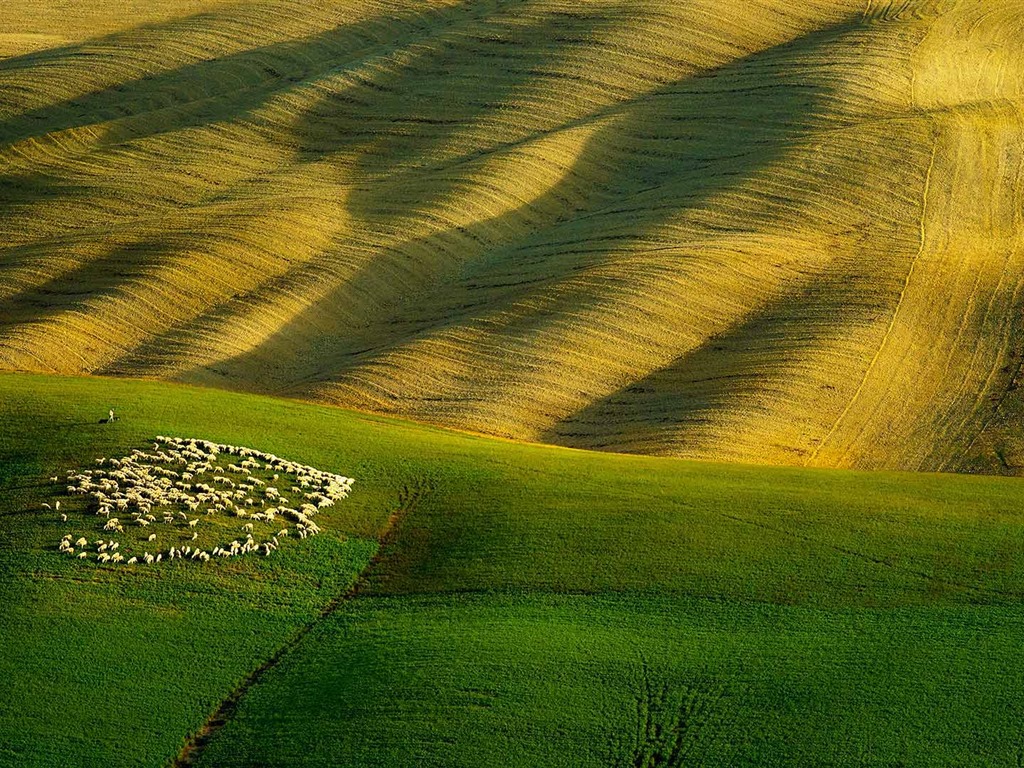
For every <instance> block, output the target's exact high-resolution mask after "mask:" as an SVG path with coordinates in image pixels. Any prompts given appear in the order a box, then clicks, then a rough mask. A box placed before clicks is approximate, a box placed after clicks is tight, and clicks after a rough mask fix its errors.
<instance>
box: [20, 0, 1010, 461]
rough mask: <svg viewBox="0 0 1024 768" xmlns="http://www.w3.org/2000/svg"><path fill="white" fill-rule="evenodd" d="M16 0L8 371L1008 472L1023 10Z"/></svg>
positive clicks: (574, 441) (724, 3)
mask: <svg viewBox="0 0 1024 768" xmlns="http://www.w3.org/2000/svg"><path fill="white" fill-rule="evenodd" d="M107 8H108V4H106V3H102V2H99V0H83V2H78V3H75V4H74V7H73V8H68V7H67V4H59V3H55V2H50V0H33V1H32V2H24V3H17V4H13V5H12V7H11V8H5V10H4V20H3V23H2V25H0V56H3V58H0V368H4V369H9V370H25V371H36V372H57V373H89V374H100V375H117V376H130V377H147V378H159V379H166V380H172V381H178V382H189V383H198V384H204V385H212V386H216V387H223V388H228V389H235V390H245V391H251V392H257V393H273V394H281V395H286V396H290V397H295V398H300V399H305V400H311V401H316V402H321V403H330V404H340V405H346V406H352V407H356V408H360V409H364V410H370V411H376V412H379V413H385V414H393V415H399V416H403V417H407V418H412V419H416V420H419V421H425V422H430V423H434V424H438V425H446V426H453V427H457V428H460V429H464V430H471V431H477V432H482V433H488V434H493V435H501V436H507V437H513V438H519V439H525V440H531V441H541V442H550V443H556V444H561V445H565V446H574V447H583V448H593V449H604V450H612V451H619V452H636V453H647V454H664V455H672V456H679V457H688V458H701V459H713V460H725V461H742V462H753V463H772V464H789V465H797V466H824V467H855V468H866V469H908V470H944V471H970V472H989V473H1016V472H1018V471H1019V470H1020V468H1021V467H1024V432H1022V431H1021V430H1020V428H1019V418H1020V416H1021V415H1024V401H1022V399H1021V397H1020V395H1019V393H1018V391H1017V389H1018V385H1019V384H1020V380H1021V366H1022V364H1024V356H1022V350H1021V348H1020V344H1019V343H1017V339H1019V337H1020V335H1021V331H1022V330H1024V327H1022V320H1021V317H1022V315H1021V309H1022V305H1024V296H1022V287H1024V248H1022V232H1024V228H1022V226H1021V215H1022V214H1021V211H1022V210H1024V207H1022V206H1024V196H1022V189H1024V164H1022V160H1024V150H1022V147H1024V141H1022V139H1024V113H1022V110H1021V107H1022V104H1024V101H1022V96H1024V50H1022V48H1021V46H1020V45H1019V44H1018V41H1019V40H1020V37H1021V35H1022V34H1024V8H1022V7H1021V5H1020V3H1019V2H1016V0H986V2H984V3H981V2H976V1H974V0H891V1H883V0H810V1H809V2H802V3H792V2H785V1H784V0H687V1H686V2H676V1H672V0H628V2H627V1H625V0H590V1H588V2H576V1H570V0H479V1H477V2H456V1H455V0H437V1H435V2H431V3H422V2H413V1H412V0H329V1H325V2H320V3H305V2H299V1H298V0H245V1H243V2H230V1H226V0H225V1H220V2H214V1H213V0H160V2H146V3H142V2H136V3H130V4H127V7H126V8H125V11H124V13H121V12H119V13H118V14H117V15H115V14H113V13H111V12H110V11H108V10H106V9H107Z"/></svg>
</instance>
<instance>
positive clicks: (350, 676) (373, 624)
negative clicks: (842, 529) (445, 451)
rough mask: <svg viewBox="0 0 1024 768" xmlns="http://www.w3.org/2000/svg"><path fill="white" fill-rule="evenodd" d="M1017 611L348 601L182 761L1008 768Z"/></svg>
mask: <svg viewBox="0 0 1024 768" xmlns="http://www.w3.org/2000/svg"><path fill="white" fill-rule="evenodd" d="M1021 618H1022V615H1021V612H1020V611H1019V610H1017V609H1016V608H1014V609H1007V608H982V607H978V606H969V607H956V608H952V607H914V608H900V609H893V610H880V609H854V610H829V611H822V610H820V609H814V608H807V607H797V606H778V605H771V604H764V603H735V602H717V601H702V600H694V599H690V598H680V597H676V596H665V595H663V596H652V595H637V594H632V595H617V596H612V595H605V596H581V595H575V596H564V595H540V594H535V595H530V596H512V595H506V596H499V595H459V596H417V597H406V598H401V599H396V598H377V599H359V600H357V601H355V602H354V603H353V604H351V605H350V606H349V609H348V610H346V611H345V612H344V613H338V614H335V615H334V616H333V617H332V619H331V620H330V621H329V622H328V623H326V624H325V625H324V626H322V627H321V628H320V630H319V631H317V632H316V633H315V634H313V635H310V636H308V637H307V639H306V641H305V642H304V643H303V645H302V652H301V653H297V654H295V655H293V656H291V657H290V658H289V659H287V660H286V661H285V662H284V663H283V664H282V665H281V666H280V667H278V668H277V669H276V670H275V671H274V673H273V674H272V675H271V676H270V677H269V678H268V680H267V681H266V684H265V685H262V686H260V687H258V688H257V689H254V691H253V693H252V694H251V695H250V696H249V697H248V698H247V699H246V700H245V701H244V702H243V704H242V707H241V708H240V711H239V712H238V716H237V717H236V718H235V719H234V720H233V721H232V722H231V723H229V724H228V726H227V727H226V728H225V729H224V730H223V731H222V732H221V733H220V735H219V737H218V738H217V739H215V740H214V741H213V742H212V743H211V745H210V747H209V748H208V750H207V752H206V753H205V755H204V758H205V759H204V761H203V762H202V763H201V765H203V766H252V765H263V764H272V765H280V766H315V765H346V766H353V765H365V766H369V765H395V766H410V765H418V766H436V768H450V767H452V766H465V767H466V768H470V767H471V766H522V767H523V768H525V767H527V766H593V767H594V768H599V767H601V766H630V767H632V766H696V765H701V766H738V765H749V766H764V765H778V766H784V765H813V766H818V765H853V766H857V765H877V766H881V765H885V766H895V765H915V766H935V765H944V766H968V765H1005V766H1014V765H1015V764H1016V760H1017V759H1018V758H1019V755H1020V754H1021V747H1022V745H1024V742H1022V739H1024V698H1022V697H1021V690H1022V687H1024V665H1022V664H1021V663H1020V661H1019V657H1020V641H1021V636H1022V629H1021V626H1020V621H1021Z"/></svg>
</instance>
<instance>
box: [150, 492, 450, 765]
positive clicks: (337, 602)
mask: <svg viewBox="0 0 1024 768" xmlns="http://www.w3.org/2000/svg"><path fill="white" fill-rule="evenodd" d="M432 489H433V485H432V483H431V481H430V480H429V479H428V478H425V477H421V478H417V479H416V480H415V481H413V482H412V483H409V484H406V485H403V486H402V489H401V490H400V491H399V493H398V504H397V506H396V508H395V510H394V511H393V512H392V513H391V514H390V515H389V516H388V519H387V522H386V523H385V524H384V527H383V529H382V531H381V534H380V537H379V540H380V549H379V550H378V551H377V554H376V555H374V557H373V558H372V559H371V560H370V562H369V564H368V565H367V566H366V568H364V569H363V572H362V574H360V576H359V578H358V579H357V580H356V582H355V583H354V584H353V585H352V586H351V587H349V589H347V590H345V592H343V593H342V594H340V595H337V596H335V597H334V598H332V599H331V601H330V602H328V603H327V605H325V606H324V607H323V608H322V609H321V611H320V612H319V613H318V614H317V615H316V616H315V617H313V619H312V620H310V621H309V622H307V623H306V624H304V625H302V626H301V627H299V629H298V631H296V632H295V634H293V635H292V636H291V637H290V638H288V640H286V641H285V642H284V644H283V645H281V646H280V647H279V648H278V649H277V650H276V651H274V653H273V654H272V655H271V656H270V658H268V659H267V660H266V661H264V662H263V663H262V664H260V666H258V667H257V668H256V669H255V670H253V671H252V672H251V673H249V674H248V675H247V676H246V677H245V679H244V680H242V682H241V683H239V685H238V686H237V687H236V688H235V689H234V690H233V691H231V693H230V694H229V695H228V696H227V698H225V699H224V700H223V701H221V703H220V704H219V705H218V706H217V709H216V710H214V712H213V714H212V715H210V717H209V718H207V720H206V722H205V723H204V724H203V726H202V727H201V728H200V729H199V730H198V731H196V732H195V733H194V734H193V735H192V736H190V737H189V739H188V741H187V742H186V743H185V746H184V747H183V748H182V749H181V751H180V752H178V754H177V755H176V756H175V758H174V759H173V760H172V761H171V762H170V763H168V768H189V766H193V765H196V764H197V763H198V762H199V759H200V758H201V757H202V754H203V751H204V750H205V749H206V745H207V744H209V743H210V741H211V740H212V739H213V738H214V736H216V735H217V733H218V732H219V731H220V729H221V728H223V727H224V726H225V725H227V723H228V722H230V720H231V718H232V717H234V714H235V712H236V711H237V710H238V705H239V703H240V702H241V700H242V699H243V698H244V697H245V695H246V694H247V693H248V692H249V691H250V690H251V689H252V688H253V687H254V686H256V685H258V684H259V683H260V681H262V680H263V678H264V677H265V676H266V674H267V673H268V672H270V671H271V670H272V669H273V668H274V667H276V666H277V665H278V664H280V663H281V661H282V659H284V658H285V657H286V656H287V655H288V654H289V653H290V652H291V651H292V650H294V649H295V648H296V647H297V646H298V645H299V643H301V642H302V640H303V639H304V638H305V637H306V635H308V634H309V633H310V632H312V631H313V630H314V629H315V628H316V627H318V626H320V624H322V623H323V622H324V621H325V620H326V619H328V618H329V617H330V616H331V615H333V614H334V613H335V612H336V611H338V610H339V609H340V608H341V607H342V606H343V605H345V604H346V603H348V601H349V600H351V599H352V598H353V597H355V595H356V594H358V593H359V592H360V590H361V588H362V586H363V585H364V583H365V579H366V574H367V573H368V572H369V571H371V570H372V569H373V567H374V566H375V565H376V564H377V563H378V562H379V561H380V560H381V558H382V557H383V556H384V555H385V554H386V550H387V548H388V543H389V542H390V541H391V540H392V539H393V538H394V535H395V532H396V530H397V527H398V525H399V524H400V523H401V521H402V520H403V519H404V518H405V517H406V516H407V515H408V514H410V513H411V512H412V511H413V510H415V508H416V507H417V506H418V505H419V503H420V501H422V500H423V498H424V497H425V496H426V495H427V494H429V493H430V491H431V490H432Z"/></svg>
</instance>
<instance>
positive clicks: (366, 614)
mask: <svg viewBox="0 0 1024 768" xmlns="http://www.w3.org/2000/svg"><path fill="white" fill-rule="evenodd" d="M0 404H2V405H0V417H2V419H3V421H2V424H3V427H2V429H0V467H2V469H0V473H2V475H0V484H2V486H3V491H2V494H3V495H2V500H0V513H2V514H0V537H2V541H0V543H2V546H0V569H2V572H0V574H2V576H3V580H2V589H3V592H4V594H3V596H2V597H3V599H4V601H5V605H6V606H7V608H8V610H7V611H6V612H5V614H4V619H3V624H2V625H0V633H2V639H3V642H4V644H5V646H6V647H7V648H14V649H16V651H17V652H13V653H8V654H5V656H4V661H3V662H2V665H3V666H2V669H0V672H2V674H3V676H4V679H5V681H7V682H8V683H9V685H8V686H7V687H6V688H5V693H4V695H3V697H2V698H0V714H2V717H0V745H3V750H4V751H3V752H2V753H0V763H12V764H14V763H16V764H18V765H61V764H66V765H85V764H89V765H119V764H124V765H128V764H145V765H154V766H156V765H161V764H164V763H166V762H167V761H168V760H169V759H170V758H171V757H172V756H173V755H174V754H175V753H176V751H177V750H178V748H179V747H180V746H181V745H182V743H183V742H184V739H185V738H186V736H187V735H188V734H189V733H190V732H192V731H194V730H195V729H196V728H198V727H199V726H200V725H201V724H202V722H203V721H204V719H205V717H206V716H207V715H208V714H209V713H210V712H211V711H212V710H213V709H214V708H215V707H216V705H217V702H218V701H220V700H221V699H222V698H224V697H225V696H226V695H227V693H228V692H229V691H230V690H231V689H232V687H233V686H234V685H236V684H237V683H238V682H239V681H240V680H241V679H242V678H243V677H244V676H245V675H246V674H247V673H249V672H250V671H251V670H252V669H254V668H255V667H257V666H259V664H260V663H261V662H262V661H263V660H265V659H266V658H268V657H269V656H270V655H271V654H272V653H273V651H274V650H275V649H276V648H278V647H280V646H281V645H282V644H283V643H284V642H285V641H286V640H287V638H288V637H289V636H291V635H292V634H293V633H294V632H295V631H296V629H297V628H298V627H299V626H302V625H304V624H306V623H307V622H309V621H310V620H311V619H312V618H313V617H315V616H316V615H317V614H318V612H319V611H320V610H321V609H322V608H323V606H324V605H325V604H326V603H327V602H328V601H329V600H330V599H331V598H333V597H335V596H336V595H338V594H339V593H341V592H343V591H344V590H345V589H346V587H347V585H348V584H350V583H351V582H352V580H353V578H354V576H355V574H356V573H357V572H358V571H359V570H360V568H362V566H363V565H365V563H366V562H367V560H368V558H369V556H370V555H371V554H372V553H373V552H374V551H375V549H376V543H375V537H376V536H377V535H378V534H379V533H380V531H381V530H382V527H383V526H384V525H385V522H386V520H387V518H388V516H389V515H390V514H391V512H392V511H394V510H395V509H396V508H398V507H399V506H401V505H402V504H403V503H404V504H406V505H407V506H409V507H410V511H409V512H408V513H407V514H406V515H405V516H404V518H402V519H401V520H400V522H399V523H398V527H397V528H396V529H395V534H394V536H393V538H391V539H390V540H389V542H388V543H387V545H386V550H385V553H384V556H383V558H382V559H381V560H380V561H378V562H377V563H376V564H375V565H374V566H373V568H372V569H371V570H370V573H369V576H368V579H367V580H366V582H365V584H364V586H363V588H362V589H361V591H360V597H358V598H357V599H354V600H351V601H349V602H347V603H346V604H345V605H344V606H343V607H342V608H341V609H340V610H338V611H336V612H334V613H332V614H331V615H330V616H328V617H327V618H326V619H325V620H323V621H320V622H318V623H317V624H316V625H315V627H314V628H313V630H312V631H311V632H310V633H309V634H307V635H306V636H305V637H304V638H303V639H302V640H301V641H300V642H299V644H298V645H297V646H296V647H295V648H294V649H293V650H292V651H291V652H290V653H288V654H287V655H285V656H284V657H283V660H282V662H281V664H280V665H278V666H275V667H273V668H272V669H270V670H269V671H268V672H267V674H266V675H265V676H264V677H263V678H262V679H261V680H260V682H259V683H258V684H256V685H255V686H254V687H253V688H252V689H251V690H250V691H249V692H248V693H247V694H246V695H245V696H244V697H243V698H242V700H241V702H240V704H239V707H238V710H237V712H236V713H235V716H234V717H233V718H232V719H231V720H230V721H229V722H228V724H227V725H226V726H225V728H224V729H223V730H220V731H218V732H217V733H216V734H215V735H214V736H213V738H212V740H211V741H210V743H209V744H208V745H207V746H206V748H205V750H204V751H202V752H201V753H200V754H199V760H200V763H201V764H204V765H211V766H212V765H247V766H251V765H313V764H323V763H329V764H341V765H395V766H401V765H410V764H414V763H421V764H429V765H439V766H440V765H465V766H471V765H492V764H493V765H522V766H527V765H538V764H550V765H609V764H622V765H658V764H672V763H671V761H672V760H676V764H691V763H692V762H694V761H696V756H703V758H702V759H704V760H705V762H706V763H707V764H721V765H730V764H744V763H747V764H780V765H781V764H792V763H800V764H805V765H818V764H822V763H833V764H843V765H859V764H869V765H870V764H877V765H893V764H908V765H909V764H914V765H936V764H946V765H964V764H997V765H998V764H1006V765H1013V760H1014V759H1016V755H1017V753H1018V750H1019V748H1020V727H1019V722H1021V718H1022V715H1024V696H1022V695H1021V691H1022V690H1024V688H1022V684H1024V681H1022V680H1021V674H1020V669H1021V667H1020V665H1019V664H1018V663H1017V655H1018V649H1019V647H1020V644H1021V642H1022V641H1024V629H1022V628H1021V627H1022V626H1024V611H1022V609H1021V597H1022V595H1024V565H1022V563H1024V536H1022V535H1021V533H1022V522H1024V513H1022V510H1024V487H1022V486H1020V484H1019V483H1018V482H1016V481H1014V480H1010V479H1000V478H982V477H964V476H940V475H903V474H866V473H853V472H834V471H826V470H795V469H778V468H774V469H773V468H760V467H749V466H728V465H715V464H697V463H688V462H683V461H678V460H671V459H654V458H640V457H628V456H617V455H611V454H589V453H583V452H577V451H569V450H565V449H559V448H545V447H540V446H531V445H524V444H516V443H509V442H502V441H495V440H491V439H485V438H480V437H475V436H471V435H463V434H456V433H448V432H444V431H441V430H437V429H434V428H431V427H424V426H420V425H413V424H408V423H402V422H395V421H390V420H387V419H382V418H378V417H369V416H365V415H361V414H356V413H352V412H347V411H342V410H335V409H325V408H322V407H316V406H310V405H303V404H298V403H294V402H289V401H284V400H275V399H267V398H261V397H256V396H248V395H234V394H228V393H223V392H217V391H210V390H195V389H191V388H186V387H180V386H174V385H166V384H157V383H142V382H124V381H117V380H100V379H60V378H49V377H32V376H3V377H0ZM108 407H114V408H116V409H117V410H118V413H119V414H121V416H122V419H123V420H122V421H121V422H118V423H116V424H113V425H99V424H96V420H97V418H98V417H99V416H102V415H103V414H105V413H106V410H107V408H108ZM161 433H162V434H172V435H173V434H182V435H189V436H201V437H205V438H208V439H212V440H218V441H221V442H227V443H231V444H238V445H251V446H253V447H258V448H261V449H263V450H268V451H271V452H274V453H277V454H278V455H281V456H286V457H288V458H292V459H294V460H296V461H301V462H304V463H307V464H310V465H313V466H317V467H320V468H323V469H326V470H330V471H336V472H341V473H344V474H348V475H351V476H354V477H356V478H357V483H356V488H355V491H354V493H353V495H352V497H351V498H350V499H348V500H346V501H345V502H344V503H342V504H339V505H338V507H337V508H336V509H332V510H330V511H328V512H325V513H324V518H323V520H324V521H325V522H324V529H325V534H324V535H323V536H320V537H316V538H315V539H312V540H310V541H309V542H303V544H304V545H307V546H304V547H303V548H298V547H294V548H282V551H281V552H280V553H275V555H277V554H279V555H280V557H277V556H275V557H271V558H266V559H264V558H245V559H242V560H241V561H238V562H235V561H232V562H230V563H228V564H222V563H217V562H214V563H210V564H208V565H209V566H211V567H209V568H206V567H205V566H203V567H199V566H195V565H193V564H182V565H183V566H184V567H181V568H176V567H170V568H165V567H158V568H154V569H151V570H147V571H144V572H128V571H125V570H117V571H115V570H112V569H101V568H97V567H96V566H95V565H94V564H92V563H80V562H77V561H75V560H74V559H69V558H66V557H64V556H61V555H59V554H57V553H56V552H55V551H53V542H54V541H55V539H56V538H57V537H59V531H60V523H59V521H58V520H56V518H55V516H53V515H52V514H47V513H41V512H40V511H39V506H38V502H39V501H42V500H45V499H46V498H48V494H49V492H50V491H49V484H48V482H47V481H46V477H47V475H49V474H53V473H54V472H55V471H57V470H58V469H60V468H70V467H72V466H79V465H81V464H82V462H83V461H88V460H91V458H93V457H94V456H97V455H121V454H123V453H124V452H125V451H126V450H128V449H130V448H132V447H135V446H136V445H138V444H140V443H141V444H143V445H144V444H145V441H146V439H147V438H149V437H151V436H152V435H154V434H161ZM328 522H329V525H327V524H326V523H328ZM55 533H56V536H55ZM293 543H294V542H293ZM164 565H166V564H164ZM171 565H172V566H176V565H177V564H171ZM126 745H130V748H129V747H128V746H126ZM657 755H660V756H661V757H656V756H657ZM673 755H674V757H673ZM684 755H686V756H687V757H686V758H685V759H684V757H683V756H684ZM657 760H662V761H663V762H661V763H659V762H657ZM680 760H682V761H683V762H679V761H680ZM645 761H646V762H645ZM664 761H668V763H665V762H664ZM687 761H689V762H687Z"/></svg>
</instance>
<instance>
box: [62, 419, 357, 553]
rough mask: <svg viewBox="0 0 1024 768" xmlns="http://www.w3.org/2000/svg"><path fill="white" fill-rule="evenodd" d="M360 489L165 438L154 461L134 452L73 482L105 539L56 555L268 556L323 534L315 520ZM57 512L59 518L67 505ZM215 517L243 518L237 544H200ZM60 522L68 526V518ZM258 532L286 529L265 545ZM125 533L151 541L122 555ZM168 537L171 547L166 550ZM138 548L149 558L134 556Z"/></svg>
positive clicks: (216, 447)
mask: <svg viewBox="0 0 1024 768" xmlns="http://www.w3.org/2000/svg"><path fill="white" fill-rule="evenodd" d="M225 462H226V463H225ZM259 475H263V476H264V478H265V479H260V477H259ZM233 476H234V477H233ZM50 479H51V480H52V481H53V482H57V481H58V478H57V477H53V478H50ZM353 482H354V480H353V479H352V478H350V477H343V476H342V475H335V474H332V473H330V472H323V471H321V470H318V469H315V468H313V467H308V466H306V465H304V464H298V463H296V462H293V461H288V460H287V459H282V458H280V457H278V456H275V455H274V454H272V453H263V452H262V451H257V450H254V449H252V448H244V447H240V446H236V445H223V444H220V443H212V442H209V441H207V440H196V439H184V438H178V437H164V436H163V435H159V436H157V438H156V442H154V443H153V449H152V452H150V453H147V452H146V451H141V450H134V451H132V452H131V455H129V456H125V457H123V458H120V459H116V458H115V459H108V458H100V459H96V468H94V469H87V470H83V471H76V470H71V471H69V472H68V473H67V492H68V493H69V494H72V495H81V496H86V497H88V498H90V499H91V502H92V503H94V504H95V513H96V514H97V515H98V516H100V517H103V518H105V521H104V524H103V535H102V536H100V537H99V538H96V539H94V540H92V541H90V540H89V538H87V537H86V536H78V537H77V538H76V537H75V534H72V533H68V534H65V535H64V537H63V538H62V539H61V540H60V543H59V544H58V547H57V548H58V550H59V551H60V552H63V553H65V554H67V555H70V556H74V557H77V558H80V559H82V560H86V559H94V560H95V561H96V562H98V563H104V564H109V565H118V564H121V563H123V564H125V565H135V564H152V563H159V562H161V561H162V560H163V559H164V558H165V557H166V558H167V559H168V560H174V559H185V560H191V561H196V562H206V561H208V560H210V559H211V558H213V557H223V558H227V557H237V556H240V555H247V554H250V553H261V554H263V555H269V554H270V553H271V552H273V551H274V550H275V549H278V548H279V547H280V543H281V542H280V540H281V539H282V538H284V537H286V536H288V535H289V534H290V533H291V532H292V530H294V532H295V534H296V535H297V536H299V538H303V539H304V538H306V537H307V536H315V535H316V534H318V533H320V528H319V527H318V526H317V524H316V523H315V522H313V517H315V516H316V514H317V513H318V512H319V511H321V510H322V509H324V508H326V507H331V506H333V505H334V503H335V502H336V501H338V500H339V499H344V498H346V497H347V496H348V493H349V491H350V490H351V488H352V483H353ZM293 499H294V500H293ZM43 506H45V507H47V508H51V507H50V505H49V504H44V505H43ZM52 508H55V509H56V511H57V512H60V502H59V501H58V502H55V507H52ZM52 508H51V509H52ZM217 513H221V514H227V515H232V516H234V517H236V518H239V535H238V537H237V538H235V539H234V540H232V541H231V542H230V543H226V544H223V545H219V546H214V547H212V548H208V549H207V548H204V547H202V546H200V545H199V544H197V543H194V542H196V541H197V540H198V539H199V534H200V530H201V528H203V527H212V525H211V524H209V523H206V522H205V518H206V517H207V516H211V515H216V514H217ZM61 520H62V521H63V522H67V520H68V516H67V513H63V514H61ZM161 524H162V525H164V526H172V530H171V531H170V533H169V534H163V533H159V534H158V533H156V532H152V533H150V532H149V531H150V530H152V531H156V530H158V529H159V530H162V529H161ZM257 524H258V525H259V527H260V528H261V529H269V530H270V531H273V529H274V528H277V527H278V526H280V530H278V531H277V532H276V533H273V534H269V533H268V534H266V538H265V539H264V540H263V541H259V540H257V539H256V538H255V537H254V535H253V534H254V528H255V527H256V525H257ZM150 526H152V528H150ZM218 527H221V526H218ZM126 528H129V529H130V528H135V529H136V530H135V531H133V533H135V534H139V535H144V536H145V544H143V543H142V541H132V542H130V543H126V546H125V551H121V545H122V542H121V541H119V540H118V539H116V538H114V537H115V536H118V535H128V534H126V531H125V529H126ZM161 538H164V539H171V541H170V543H169V546H168V547H167V548H166V549H163V542H161V541H160V539H161ZM135 546H138V548H139V549H141V550H142V551H139V552H135V553H129V552H128V551H127V550H128V549H131V548H134V547H135ZM143 547H145V549H142V548H143ZM150 548H152V549H153V550H154V551H153V552H150V551H149V549H150Z"/></svg>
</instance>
